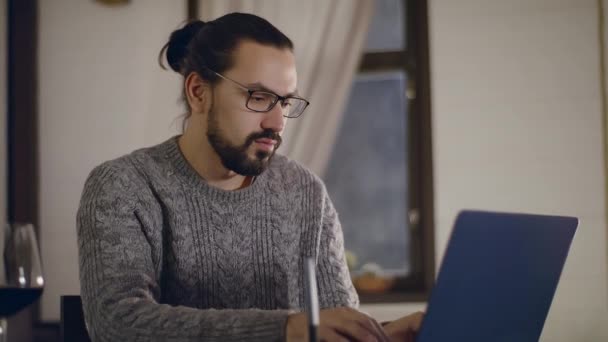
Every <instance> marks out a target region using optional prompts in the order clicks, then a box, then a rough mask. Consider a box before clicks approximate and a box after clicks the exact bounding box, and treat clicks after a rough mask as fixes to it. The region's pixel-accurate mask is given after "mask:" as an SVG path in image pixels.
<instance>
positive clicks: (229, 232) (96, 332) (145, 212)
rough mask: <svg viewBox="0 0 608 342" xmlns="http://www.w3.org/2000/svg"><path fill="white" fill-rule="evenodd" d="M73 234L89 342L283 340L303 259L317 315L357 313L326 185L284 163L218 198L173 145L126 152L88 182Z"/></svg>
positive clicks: (300, 293)
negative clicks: (311, 267)
mask: <svg viewBox="0 0 608 342" xmlns="http://www.w3.org/2000/svg"><path fill="white" fill-rule="evenodd" d="M77 229H78V247H79V267H80V283H81V296H82V301H83V307H84V312H85V320H86V322H87V326H88V329H89V334H90V335H91V338H92V340H93V341H104V342H105V341H113V342H114V341H283V340H284V339H285V336H284V333H285V323H286V320H287V315H288V314H289V313H291V312H293V311H301V310H304V309H305V294H306V292H305V289H306V286H305V282H304V269H303V267H304V266H303V265H304V259H305V258H306V257H312V258H314V259H315V260H316V272H317V281H318V291H319V304H320V307H321V308H330V307H340V306H350V307H356V306H357V305H358V297H357V294H356V292H355V290H354V288H353V285H352V283H351V280H350V277H349V273H348V269H347V266H346V261H345V257H344V244H343V236H342V230H341V227H340V223H339V220H338V217H337V214H336V211H335V209H334V207H333V205H332V203H331V201H330V199H329V197H328V195H327V191H326V189H325V186H324V185H323V183H322V181H321V180H320V179H319V178H318V177H316V176H315V175H314V174H313V173H311V172H310V171H309V170H307V169H306V168H304V167H302V166H301V165H299V164H297V163H296V162H294V161H291V160H289V159H287V158H286V157H284V156H281V155H275V157H274V158H273V160H272V162H271V164H270V166H269V168H268V169H267V170H266V171H264V172H263V173H262V174H261V175H260V176H258V177H257V178H256V180H255V182H254V183H253V184H252V185H250V186H248V187H246V188H244V189H240V190H235V191H225V190H221V189H218V188H215V187H212V186H210V185H208V184H207V183H206V182H205V181H204V180H203V179H202V178H201V177H200V176H199V175H198V174H197V173H196V171H195V170H194V169H193V168H192V167H191V166H190V164H189V163H188V162H187V161H186V159H185V158H184V156H183V155H182V153H181V151H180V149H179V146H178V144H177V137H174V138H172V139H170V140H168V141H166V142H164V143H162V144H159V145H157V146H153V147H150V148H146V149H141V150H138V151H135V152H133V153H131V154H129V155H126V156H123V157H121V158H118V159H115V160H112V161H109V162H106V163H104V164H102V165H100V166H98V167H96V168H95V169H94V170H93V171H92V172H91V174H90V175H89V177H88V179H87V181H86V184H85V187H84V191H83V194H82V198H81V202H80V208H79V210H78V215H77Z"/></svg>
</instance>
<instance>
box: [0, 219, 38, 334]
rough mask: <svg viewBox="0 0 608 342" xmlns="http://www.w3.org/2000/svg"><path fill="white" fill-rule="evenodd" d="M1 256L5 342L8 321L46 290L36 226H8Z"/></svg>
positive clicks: (0, 313) (0, 329) (0, 316)
mask: <svg viewBox="0 0 608 342" xmlns="http://www.w3.org/2000/svg"><path fill="white" fill-rule="evenodd" d="M0 235H1V234H0ZM0 242H1V240H0ZM2 247H4V251H3V250H2ZM0 252H3V253H1V254H0V260H2V262H0V342H6V341H7V340H8V337H7V324H6V320H7V318H8V317H10V316H12V315H14V314H16V313H18V312H19V311H21V310H22V309H24V308H26V307H27V306H29V305H30V304H32V303H33V302H35V301H36V300H37V299H38V298H39V297H40V295H41V294H42V290H43V288H44V277H43V275H42V265H41V262H40V252H39V250H38V242H37V240H36V233H35V232H34V226H33V225H32V224H29V223H14V224H12V225H7V226H6V229H5V232H4V244H0Z"/></svg>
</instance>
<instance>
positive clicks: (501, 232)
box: [416, 211, 578, 342]
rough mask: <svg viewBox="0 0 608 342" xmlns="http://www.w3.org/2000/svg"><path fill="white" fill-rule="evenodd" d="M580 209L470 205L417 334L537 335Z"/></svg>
mask: <svg viewBox="0 0 608 342" xmlns="http://www.w3.org/2000/svg"><path fill="white" fill-rule="evenodd" d="M577 226H578V219H577V218H574V217H561V216H541V215H529V214H508V213H493V212H480V211H463V212H461V213H460V214H459V215H458V218H457V219H456V223H455V225H454V230H453V232H452V235H451V237H450V241H449V243H448V247H447V250H446V253H445V255H444V257H443V262H442V265H441V268H440V270H439V275H438V277H437V282H436V285H435V287H434V288H433V291H432V293H431V296H430V298H429V302H428V307H427V312H426V315H425V317H424V319H423V322H422V326H421V328H420V331H419V333H418V336H417V339H416V341H417V342H439V341H441V342H444V341H468V342H475V341H483V342H496V341H499V342H503V341H504V342H506V341H509V342H510V341H516V342H527V341H538V339H539V338H540V334H541V332H542V329H543V325H544V323H545V319H546V317H547V313H548V311H549V307H550V306H551V301H552V300H553V295H554V294H555V289H556V287H557V283H558V281H559V278H560V274H561V272H562V269H563V266H564V262H565V261H566V257H567V255H568V251H569V249H570V243H571V242H572V238H573V237H574V233H575V231H576V227H577Z"/></svg>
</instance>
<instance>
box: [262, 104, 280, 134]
mask: <svg viewBox="0 0 608 342" xmlns="http://www.w3.org/2000/svg"><path fill="white" fill-rule="evenodd" d="M283 113H284V109H283V107H282V106H281V101H279V102H277V104H276V105H275V106H274V107H273V108H272V109H271V110H270V111H269V112H268V113H266V115H265V116H264V120H262V124H261V126H262V129H271V130H273V131H275V132H282V131H283V128H285V120H286V119H285V117H284V116H283Z"/></svg>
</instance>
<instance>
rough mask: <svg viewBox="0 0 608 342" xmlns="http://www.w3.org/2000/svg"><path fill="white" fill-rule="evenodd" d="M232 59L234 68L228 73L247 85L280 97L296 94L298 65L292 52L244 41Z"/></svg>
mask: <svg viewBox="0 0 608 342" xmlns="http://www.w3.org/2000/svg"><path fill="white" fill-rule="evenodd" d="M233 58H234V65H233V67H232V68H231V69H230V70H229V71H228V72H229V73H230V75H233V76H234V77H236V78H239V79H238V80H239V81H240V82H242V83H243V84H244V85H246V86H248V87H251V88H252V89H256V88H259V89H260V90H270V91H273V92H276V93H277V94H279V95H286V94H291V93H295V92H296V86H297V72H296V63H295V57H294V55H293V52H291V50H289V49H286V48H277V47H274V46H270V45H263V44H259V43H256V42H251V41H243V42H241V43H240V44H239V45H238V46H237V48H236V49H235V51H234V56H233Z"/></svg>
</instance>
